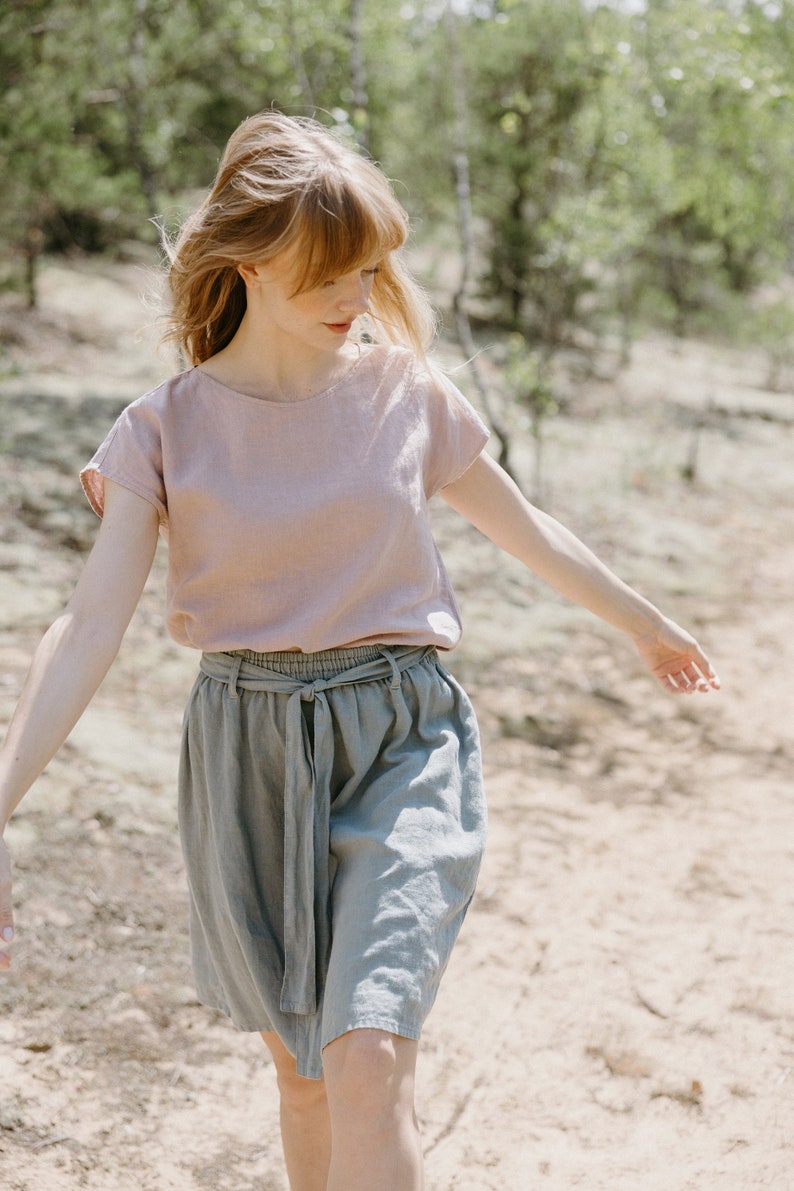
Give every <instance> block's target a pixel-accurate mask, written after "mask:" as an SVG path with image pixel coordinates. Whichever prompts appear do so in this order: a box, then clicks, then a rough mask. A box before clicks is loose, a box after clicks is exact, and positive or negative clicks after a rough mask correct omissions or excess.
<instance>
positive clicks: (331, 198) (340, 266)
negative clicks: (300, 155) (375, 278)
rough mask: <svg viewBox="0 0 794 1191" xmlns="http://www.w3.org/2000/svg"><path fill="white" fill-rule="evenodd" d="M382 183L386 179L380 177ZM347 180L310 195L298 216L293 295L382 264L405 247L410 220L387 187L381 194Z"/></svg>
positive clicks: (380, 190) (296, 220) (380, 191)
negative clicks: (381, 262) (366, 267)
mask: <svg viewBox="0 0 794 1191" xmlns="http://www.w3.org/2000/svg"><path fill="white" fill-rule="evenodd" d="M378 181H380V179H378ZM355 182H356V183H358V184H359V185H358V190H357V191H356V190H355V189H354V187H353V185H352V180H351V184H347V180H345V181H341V182H340V184H339V185H338V186H337V187H334V188H333V189H331V187H330V186H328V185H327V184H326V185H324V186H323V187H322V189H321V190H319V192H315V193H314V194H312V195H310V196H309V195H307V196H305V200H308V201H304V202H302V203H301V205H300V207H299V209H298V211H297V212H296V213H295V224H296V228H295V247H296V257H297V267H296V270H295V291H294V294H293V296H297V295H298V294H301V293H305V292H306V291H307V290H311V289H315V288H316V287H317V286H319V285H322V284H323V282H325V281H332V280H334V279H335V278H337V277H342V276H344V275H345V274H346V273H352V272H354V271H355V270H356V269H360V268H364V267H365V266H372V265H376V264H378V263H379V262H380V261H382V260H383V259H384V258H385V257H387V256H388V255H389V253H391V252H395V251H396V250H397V249H398V248H400V247H401V246H402V245H403V244H404V243H405V240H406V238H407V235H408V217H407V215H406V214H405V212H404V211H403V209H402V207H401V206H400V205H399V204H398V203H397V201H396V200H395V199H394V197H393V196H392V194H391V193H390V192H389V191H388V190H385V188H384V187H383V186H381V185H379V186H378V191H379V193H378V194H370V193H368V189H369V188H366V187H365V188H363V193H361V191H362V188H361V186H360V179H355Z"/></svg>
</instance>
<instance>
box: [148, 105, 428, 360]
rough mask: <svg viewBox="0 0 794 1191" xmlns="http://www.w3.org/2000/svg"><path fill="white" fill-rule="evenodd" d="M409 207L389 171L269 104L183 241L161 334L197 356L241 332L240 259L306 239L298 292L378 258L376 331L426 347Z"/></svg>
mask: <svg viewBox="0 0 794 1191" xmlns="http://www.w3.org/2000/svg"><path fill="white" fill-rule="evenodd" d="M407 235H408V216H407V215H406V213H405V211H404V210H403V208H402V206H401V205H400V203H399V202H398V201H397V199H396V198H395V196H394V193H393V191H392V188H391V186H390V184H389V181H388V179H387V178H386V177H385V175H384V174H383V173H382V172H381V171H380V170H379V169H378V167H377V166H375V165H374V164H373V163H372V162H370V161H368V160H367V159H365V158H364V157H362V156H361V155H360V154H359V153H357V152H355V151H354V150H352V149H350V148H348V147H347V146H346V145H344V144H343V143H342V142H341V141H340V140H339V139H338V138H337V137H336V136H335V135H334V134H333V133H332V132H330V131H329V130H328V129H326V128H324V127H323V126H322V125H321V124H319V123H317V122H316V121H314V120H309V119H304V118H296V117H289V116H284V115H282V114H281V113H279V112H262V113H260V114H259V115H257V116H251V117H250V118H249V119H247V120H245V121H243V123H242V124H241V125H240V127H239V128H238V129H237V130H236V131H235V132H234V133H233V134H232V136H231V138H230V140H229V143H228V145H227V146H226V150H225V152H224V154H223V157H222V159H221V163H220V166H219V168H218V173H217V176H216V178H215V182H214V184H213V186H212V189H211V190H210V192H209V194H208V195H207V197H206V199H205V200H204V202H203V203H202V204H201V206H200V207H199V208H198V209H197V210H196V211H195V212H194V213H193V215H191V216H190V217H189V218H188V219H187V220H186V221H185V223H184V225H183V227H182V229H181V231H180V232H179V234H178V236H177V237H176V239H175V241H173V242H171V241H170V240H169V239H168V238H167V237H166V236H165V235H164V237H163V240H164V246H165V250H166V252H167V255H168V259H169V262H170V266H169V270H168V289H169V292H170V298H171V309H170V313H169V315H168V316H167V320H166V324H167V329H166V332H165V336H164V338H165V339H167V340H171V341H174V342H176V343H177V344H178V345H179V346H180V347H181V349H182V350H183V351H184V353H185V355H186V357H187V359H188V360H189V361H190V362H191V363H192V364H200V363H201V362H202V361H204V360H207V359H209V357H210V356H213V355H215V353H216V352H218V351H220V350H221V348H223V347H225V346H226V345H227V344H228V343H229V342H230V341H231V339H232V338H233V337H234V335H235V333H236V331H237V329H238V327H239V326H240V322H241V320H242V317H243V314H244V313H245V308H246V296H245V284H244V282H243V280H242V278H241V276H240V274H239V272H238V265H239V264H242V263H245V262H247V263H254V262H266V261H269V260H272V259H273V258H274V257H275V256H277V255H278V254H279V253H280V252H283V251H284V250H285V249H286V248H289V247H292V246H293V245H297V259H298V260H299V262H300V269H299V274H298V275H297V276H296V277H295V289H294V294H299V293H303V292H305V291H307V290H310V289H313V288H314V287H315V286H318V285H321V284H322V283H323V282H324V281H328V280H332V279H333V278H335V277H340V276H343V275H345V274H346V273H350V272H353V271H354V270H355V269H357V268H363V267H365V266H368V265H372V264H373V263H377V265H378V272H377V274H376V275H375V279H374V283H373V287H372V295H371V298H370V318H371V320H372V322H373V324H374V330H375V336H374V337H375V338H378V339H381V338H385V339H386V341H388V342H392V343H403V344H405V345H406V346H409V347H411V348H413V350H414V351H415V352H416V353H417V354H418V355H419V356H424V353H425V351H426V350H427V348H428V347H429V345H430V343H431V341H432V339H433V336H434V334H435V330H436V323H435V316H434V313H433V310H432V307H431V305H430V303H429V301H428V298H427V296H426V294H425V293H424V291H423V290H422V289H421V287H420V286H419V285H418V284H417V283H416V282H415V281H414V279H413V278H412V277H411V275H410V273H409V272H408V270H407V269H406V267H405V265H404V264H403V262H402V260H401V259H400V252H399V250H400V248H401V247H402V245H403V244H404V243H405V240H406V238H407Z"/></svg>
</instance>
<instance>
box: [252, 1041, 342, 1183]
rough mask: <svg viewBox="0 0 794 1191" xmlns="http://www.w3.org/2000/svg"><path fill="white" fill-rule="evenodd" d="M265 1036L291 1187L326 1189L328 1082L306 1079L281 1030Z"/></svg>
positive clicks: (328, 1153) (329, 1144) (329, 1127)
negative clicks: (284, 1042) (285, 1042)
mask: <svg viewBox="0 0 794 1191" xmlns="http://www.w3.org/2000/svg"><path fill="white" fill-rule="evenodd" d="M262 1038H263V1039H264V1041H265V1044H266V1046H267V1048H268V1050H269V1051H270V1053H271V1054H272V1056H273V1061H274V1063H275V1065H276V1076H277V1079H278V1090H279V1094H280V1097H281V1143H282V1145H283V1147H284V1161H285V1163H286V1166H287V1177H288V1178H289V1185H290V1191H326V1188H327V1186H328V1166H329V1163H330V1160H331V1124H330V1120H329V1116H328V1101H327V1100H326V1096H325V1084H324V1082H323V1081H322V1080H321V1079H304V1078H303V1076H302V1075H298V1073H297V1071H296V1070H295V1060H294V1058H293V1057H292V1055H291V1054H290V1053H289V1051H288V1050H287V1049H286V1047H285V1046H284V1044H283V1042H282V1041H281V1039H280V1038H279V1036H278V1034H271V1033H268V1034H263V1035H262Z"/></svg>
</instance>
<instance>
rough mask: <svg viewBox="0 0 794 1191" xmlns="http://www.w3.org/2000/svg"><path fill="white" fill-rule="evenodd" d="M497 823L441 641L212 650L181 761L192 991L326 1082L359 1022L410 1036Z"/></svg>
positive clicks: (193, 700) (431, 995) (192, 704)
mask: <svg viewBox="0 0 794 1191" xmlns="http://www.w3.org/2000/svg"><path fill="white" fill-rule="evenodd" d="M485 820H486V816H485V799H484V794H483V786H482V774H481V764H480V749H479V736H478V731H477V724H476V720H475V717H474V712H473V710H472V707H471V704H470V703H469V700H468V698H467V696H466V694H465V693H464V691H463V690H462V689H461V688H460V686H459V685H458V683H457V682H456V681H455V680H454V679H453V678H452V676H451V675H450V674H449V673H448V672H447V671H446V670H445V669H444V667H443V666H442V665H441V663H440V662H439V660H438V656H437V654H436V651H435V649H433V648H432V647H428V648H415V647H393V646H372V647H363V648H355V649H343V650H330V651H325V652H323V653H315V654H301V653H278V654H252V653H247V652H245V651H241V652H239V653H234V654H232V653H214V654H203V655H202V659H201V670H200V673H199V676H198V678H197V680H196V683H195V685H194V687H193V690H192V692H191V695H190V698H189V702H188V706H187V710H186V712H185V721H184V732H183V741H182V754H181V763H180V777H179V821H180V833H181V839H182V848H183V853H184V857H185V865H186V870H187V877H188V887H189V891H190V935H191V952H192V960H193V969H194V975H195V980H196V987H197V991H198V994H199V997H200V998H201V1000H202V1001H203V1002H204V1003H205V1004H207V1005H210V1006H213V1007H215V1008H218V1009H221V1010H222V1011H223V1012H224V1013H226V1014H228V1016H229V1017H230V1018H231V1020H232V1021H233V1022H234V1024H235V1025H236V1026H237V1027H239V1028H240V1029H242V1030H251V1031H254V1030H256V1031H271V1030H274V1031H275V1032H276V1033H277V1034H278V1035H279V1036H280V1038H281V1040H282V1041H283V1043H284V1045H285V1046H286V1047H287V1049H288V1050H289V1051H290V1052H291V1053H292V1054H293V1055H294V1056H295V1057H296V1060H297V1068H298V1072H299V1073H300V1074H301V1075H304V1076H308V1077H310V1078H314V1079H317V1078H320V1077H321V1076H322V1049H323V1047H324V1046H326V1045H328V1043H329V1042H331V1041H333V1040H334V1039H335V1038H338V1037H339V1036H340V1035H342V1034H345V1033H347V1031H349V1030H353V1029H359V1028H374V1029H380V1030H386V1031H388V1032H389V1033H393V1034H398V1035H402V1036H404V1037H407V1038H414V1039H418V1038H419V1036H420V1033H421V1029H422V1025H423V1023H424V1020H425V1018H426V1016H427V1014H428V1012H429V1011H430V1008H431V1006H432V1004H433V1001H434V1000H435V997H436V993H437V991H438V986H439V982H440V980H441V975H442V973H443V971H444V968H445V967H446V964H447V961H448V959H449V955H450V952H451V950H452V946H453V944H454V942H455V939H456V937H457V934H458V931H459V929H460V926H461V923H462V921H463V918H464V915H465V913H466V910H467V908H468V905H469V902H470V901H471V898H472V895H473V893H474V888H475V883H476V879H477V872H478V869H479V865H480V860H481V857H482V851H483V847H484V843H485Z"/></svg>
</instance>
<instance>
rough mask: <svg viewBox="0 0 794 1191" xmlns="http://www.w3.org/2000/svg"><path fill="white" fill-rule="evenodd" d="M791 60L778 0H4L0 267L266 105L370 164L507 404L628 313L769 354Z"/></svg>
mask: <svg viewBox="0 0 794 1191" xmlns="http://www.w3.org/2000/svg"><path fill="white" fill-rule="evenodd" d="M793 65H794V7H793V6H792V5H791V3H790V2H789V0H647V3H642V2H641V0H623V2H619V0H613V2H612V3H598V2H596V0H581V2H580V0H423V2H421V3H409V2H406V3H395V4H380V3H374V2H373V0H324V2H323V3H322V4H319V3H317V0H79V2H77V0H5V3H4V4H3V5H2V7H0V77H2V84H3V102H2V109H1V110H0V242H2V243H3V244H4V245H5V249H6V251H5V252H4V263H3V266H2V270H3V281H4V282H5V284H6V285H14V286H20V287H24V289H25V291H26V293H27V295H28V299H29V301H30V302H31V304H33V303H35V301H36V275H37V264H38V262H39V259H40V257H41V256H42V254H45V253H51V252H84V253H106V254H107V253H113V254H117V255H123V254H125V253H129V252H130V251H131V250H132V249H133V247H134V245H133V242H138V245H140V242H144V243H146V242H148V243H149V244H153V243H155V241H156V237H157V229H156V227H155V226H154V225H153V224H152V223H151V222H148V221H149V220H152V219H155V218H157V217H162V218H163V219H164V220H165V223H166V225H173V224H175V223H177V222H178V220H179V217H180V215H181V214H182V213H183V211H184V209H185V206H186V204H188V205H189V204H190V203H191V202H192V201H193V199H194V198H195V194H196V191H197V189H199V188H204V187H206V186H207V185H208V184H209V181H210V180H211V178H212V175H213V173H214V170H215V168H216V165H217V161H218V157H219V153H220V150H221V148H222V146H223V144H224V143H225V141H226V138H227V137H228V135H229V133H230V131H231V130H232V129H233V128H234V127H235V126H236V124H237V123H238V122H239V121H240V120H241V119H243V118H244V117H245V116H246V115H249V114H251V113H252V112H255V111H259V110H261V109H263V108H267V107H270V106H275V107H277V108H280V109H282V110H284V111H286V112H289V113H291V114H298V115H317V116H318V118H320V119H322V120H323V121H325V122H326V123H328V124H330V125H333V126H335V127H336V128H338V129H339V131H340V132H341V133H342V134H343V135H346V136H348V137H350V138H351V139H352V140H356V141H358V142H359V143H360V144H361V145H362V146H363V147H364V148H365V149H366V150H367V151H368V152H369V153H370V154H371V155H372V156H373V157H374V158H375V159H376V160H378V161H379V162H380V163H381V164H382V166H383V168H384V169H385V170H386V172H387V173H388V174H389V176H390V177H392V178H393V179H395V184H396V186H397V190H398V193H399V196H400V198H401V200H402V201H403V202H404V203H405V205H406V207H407V208H408V210H409V212H410V214H411V216H412V218H413V221H414V228H415V243H416V244H417V245H419V246H421V245H425V246H432V250H433V254H434V258H435V257H440V256H441V255H442V254H444V253H445V252H446V253H449V252H450V251H452V253H453V254H455V255H456V256H457V259H458V260H459V261H461V262H462V271H463V275H462V276H461V277H460V278H459V279H456V281H455V284H454V286H453V288H454V289H455V290H456V291H457V294H458V298H459V306H460V307H461V309H462V308H463V306H464V304H465V306H466V310H465V313H467V314H471V317H472V318H473V320H474V322H475V326H476V324H477V323H478V322H479V323H481V324H487V326H488V327H489V329H491V330H499V331H503V332H505V333H506V337H505V338H503V339H502V340H501V341H500V342H501V351H502V359H501V361H500V362H501V363H502V364H504V365H505V367H504V368H503V369H502V372H501V376H502V382H503V384H506V385H507V388H508V390H510V391H509V392H508V397H510V396H512V395H518V396H519V397H523V398H525V399H526V400H527V401H528V403H529V405H530V410H531V411H532V412H533V413H534V414H535V415H543V414H545V413H547V412H549V410H553V408H554V405H555V401H554V394H553V393H552V392H551V391H550V390H551V388H552V382H551V380H550V377H551V375H552V372H553V369H552V368H551V367H550V363H551V357H552V355H553V354H554V353H555V352H557V351H558V350H559V349H561V348H565V347H567V348H571V349H573V350H580V351H584V352H585V353H586V354H587V353H588V352H590V353H592V349H593V348H594V346H598V345H599V344H600V343H603V341H604V337H605V336H617V337H618V341H619V344H620V348H621V353H622V356H623V358H625V353H626V351H627V347H628V344H629V343H630V341H631V338H632V336H633V334H634V333H635V331H636V329H637V327H638V326H640V325H642V324H643V323H645V324H647V323H651V324H653V325H656V326H666V327H671V328H672V329H673V330H674V331H676V332H677V333H684V332H688V333H703V332H704V331H705V332H707V333H712V332H714V331H715V330H717V331H719V332H721V333H723V334H725V333H727V334H728V335H729V336H730V337H731V338H732V339H733V340H734V342H736V340H737V336H738V337H739V340H740V341H741V340H743V341H744V342H746V343H748V344H753V345H758V344H759V343H761V344H764V345H766V346H768V348H769V352H770V364H771V367H772V369H773V371H774V369H775V368H779V367H780V366H781V365H782V363H783V362H784V357H785V355H786V353H787V350H788V344H789V341H790V336H791V333H792V331H793V330H794V314H793V313H792V308H791V305H790V303H789V301H788V299H787V297H786V296H785V295H784V294H781V292H780V291H779V290H778V289H773V290H768V289H767V290H764V291H763V293H762V297H761V298H759V296H758V295H759V287H761V286H762V285H764V283H768V282H770V281H779V279H780V278H781V276H782V275H783V274H785V273H786V271H787V270H789V269H790V266H791V258H792V244H793V243H794V237H793V235H792V232H793V230H794V213H793V212H792V205H791V194H792V190H793V189H794V152H793V151H792V149H793V148H794V144H793V142H794V70H793V69H792V66H793ZM430 281H431V284H432V281H433V278H432V276H431V278H430ZM749 296H754V299H755V300H754V301H753V302H752V303H750V304H749V305H748V301H747V299H748V297H749ZM469 308H471V309H469ZM458 329H459V330H461V328H460V326H459V328H458ZM498 357H499V352H498V351H497V358H498ZM772 380H773V382H774V376H773V377H772ZM773 387H774V383H773ZM490 412H492V413H493V414H494V416H495V419H496V421H497V422H498V421H499V419H498V416H496V411H495V410H491V411H490Z"/></svg>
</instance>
